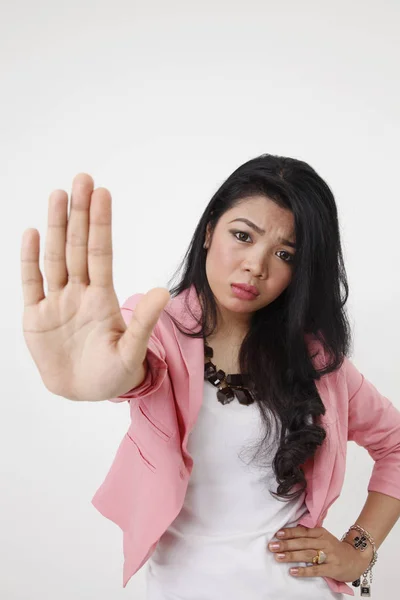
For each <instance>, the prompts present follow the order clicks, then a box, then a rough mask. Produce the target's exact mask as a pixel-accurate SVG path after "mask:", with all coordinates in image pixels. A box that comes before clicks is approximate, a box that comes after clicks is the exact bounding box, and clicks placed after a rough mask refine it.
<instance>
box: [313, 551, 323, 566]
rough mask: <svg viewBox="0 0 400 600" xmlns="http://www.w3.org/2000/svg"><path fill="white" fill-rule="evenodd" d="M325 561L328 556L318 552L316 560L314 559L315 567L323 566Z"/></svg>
mask: <svg viewBox="0 0 400 600" xmlns="http://www.w3.org/2000/svg"><path fill="white" fill-rule="evenodd" d="M325 561H326V554H325V552H324V551H323V550H318V554H317V555H316V556H314V558H313V559H312V562H313V564H314V565H316V564H318V565H321V564H322V563H324V562H325Z"/></svg>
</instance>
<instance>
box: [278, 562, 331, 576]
mask: <svg viewBox="0 0 400 600" xmlns="http://www.w3.org/2000/svg"><path fill="white" fill-rule="evenodd" d="M294 569H295V570H296V571H297V572H295V571H294ZM289 573H290V575H293V576H294V577H333V575H332V572H331V569H330V566H329V565H325V564H323V565H313V566H312V567H291V568H290V569H289Z"/></svg>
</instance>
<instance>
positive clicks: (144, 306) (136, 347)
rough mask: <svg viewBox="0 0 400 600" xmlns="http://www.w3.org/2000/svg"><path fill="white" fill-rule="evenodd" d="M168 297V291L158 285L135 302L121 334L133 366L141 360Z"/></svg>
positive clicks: (169, 297)
mask: <svg viewBox="0 0 400 600" xmlns="http://www.w3.org/2000/svg"><path fill="white" fill-rule="evenodd" d="M170 299H171V296H170V293H169V291H168V290H167V289H166V288H161V287H158V288H152V289H151V290H149V291H148V292H147V293H146V294H144V296H142V297H141V298H140V300H139V302H138V303H137V304H136V306H135V308H134V310H133V312H132V316H131V319H130V321H129V323H128V325H127V330H126V331H125V333H124V335H123V338H124V342H125V344H124V346H125V352H126V353H127V354H128V356H130V362H131V364H133V367H134V368H136V367H137V366H138V365H140V364H141V363H142V362H143V360H144V358H145V356H146V352H147V346H148V343H149V339H150V336H151V334H152V332H153V329H154V327H155V326H156V324H157V321H158V319H159V318H160V315H161V313H162V311H163V310H164V307H165V306H166V305H167V304H168V302H169V300H170Z"/></svg>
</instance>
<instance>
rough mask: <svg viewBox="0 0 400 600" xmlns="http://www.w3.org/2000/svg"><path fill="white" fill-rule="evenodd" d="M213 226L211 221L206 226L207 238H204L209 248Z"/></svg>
mask: <svg viewBox="0 0 400 600" xmlns="http://www.w3.org/2000/svg"><path fill="white" fill-rule="evenodd" d="M210 232H211V226H210V223H207V227H206V236H205V240H204V245H205V247H206V248H209V246H210V238H211V233H210Z"/></svg>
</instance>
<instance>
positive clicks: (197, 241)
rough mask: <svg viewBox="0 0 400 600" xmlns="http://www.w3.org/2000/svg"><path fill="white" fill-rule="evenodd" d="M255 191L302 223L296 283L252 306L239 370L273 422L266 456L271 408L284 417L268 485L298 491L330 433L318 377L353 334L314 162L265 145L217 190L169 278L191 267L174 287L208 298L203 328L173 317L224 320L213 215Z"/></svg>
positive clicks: (336, 242)
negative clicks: (314, 351)
mask: <svg viewBox="0 0 400 600" xmlns="http://www.w3.org/2000/svg"><path fill="white" fill-rule="evenodd" d="M255 195H257V196H259V195H264V196H265V197H267V198H269V199H270V200H272V201H273V202H275V203H276V204H277V205H278V206H280V207H281V208H284V209H289V210H290V211H291V212H292V214H293V216H294V223H295V236H296V247H297V249H296V255H295V261H294V266H293V271H292V278H291V281H290V284H289V285H288V287H287V288H286V289H285V290H284V291H283V292H282V293H281V294H280V296H279V297H278V298H276V299H275V300H274V301H273V302H271V303H270V304H268V305H267V306H265V307H263V308H261V309H259V310H257V311H255V312H254V313H253V314H252V315H251V319H250V325H249V330H248V332H247V334H246V336H245V338H244V339H243V341H242V344H241V347H240V351H239V357H238V360H239V365H240V372H241V373H247V374H249V376H250V380H251V381H252V384H253V386H254V389H255V390H256V402H257V404H258V406H259V409H260V413H261V415H262V420H263V422H264V424H265V428H266V434H265V437H264V439H263V440H262V442H261V444H260V445H259V446H258V450H257V454H258V455H261V457H263V456H265V457H268V445H267V443H266V442H267V441H268V438H269V435H270V431H271V430H270V418H271V416H272V417H273V418H274V420H275V424H276V425H277V426H278V427H279V425H281V427H280V440H279V446H278V449H277V452H276V454H275V457H274V459H273V463H272V466H273V470H274V474H275V476H276V480H277V483H278V487H277V491H276V493H274V492H271V491H270V492H271V493H272V494H273V495H274V496H275V497H276V498H281V499H285V500H290V499H294V498H298V497H299V496H300V495H301V494H302V492H303V491H304V490H305V488H306V479H305V476H304V472H303V470H302V465H303V464H304V463H305V461H306V460H307V459H309V458H311V457H313V455H314V454H315V452H316V450H317V447H318V446H319V445H321V444H322V442H323V441H324V439H325V437H326V431H325V429H324V428H323V427H322V426H321V425H320V424H319V423H318V417H319V416H320V415H321V414H325V407H324V404H323V402H322V400H321V397H320V395H319V393H318V390H317V388H316V385H315V382H314V380H315V379H317V380H318V379H320V378H321V377H322V376H323V375H327V374H328V373H331V372H332V371H334V370H336V369H337V368H339V367H340V366H341V365H342V362H343V360H344V357H345V356H346V355H347V354H348V353H349V350H350V346H351V342H352V340H351V328H350V324H349V320H348V317H347V315H346V312H345V310H344V305H345V304H346V302H347V299H348V293H349V290H348V283H347V276H346V270H345V266H344V261H343V254H342V248H341V240H340V231H339V223H338V214H337V207H336V204H335V199H334V196H333V193H332V191H331V190H330V188H329V187H328V185H327V183H326V182H325V181H324V180H323V179H322V178H321V177H320V176H319V175H318V174H317V173H316V171H315V170H314V169H313V168H312V167H311V166H310V165H308V164H307V163H306V162H303V161H301V160H297V159H294V158H289V157H284V156H275V155H271V154H262V155H261V156H258V157H256V158H253V159H251V160H249V161H248V162H246V163H244V164H243V165H241V166H240V167H238V168H237V169H236V170H235V171H234V172H233V173H232V174H231V175H230V176H229V177H228V179H226V181H225V182H224V183H223V184H222V185H221V187H220V188H219V189H218V191H217V192H216V193H215V194H214V196H213V197H212V198H211V200H210V202H209V204H208V206H207V207H206V209H205V211H204V213H203V215H202V217H201V219H200V221H199V223H198V225H197V227H196V230H195V232H194V234H193V237H192V240H191V242H190V245H189V248H188V249H187V251H186V254H185V255H184V258H183V260H182V262H181V264H180V266H179V267H178V269H177V270H176V271H175V273H174V275H173V276H172V278H171V279H170V280H169V282H168V284H170V283H172V281H173V280H174V278H175V277H176V275H177V273H178V272H179V271H181V270H182V269H183V273H182V275H181V277H180V280H179V282H178V283H177V285H175V286H173V287H171V288H168V290H169V292H170V295H171V297H174V296H176V295H178V294H180V293H181V292H182V291H184V290H186V289H188V288H189V287H190V286H192V285H194V287H195V289H196V292H197V294H198V297H199V300H200V302H201V305H202V307H203V310H202V315H201V318H200V319H197V322H198V324H199V327H200V329H199V330H198V331H196V332H194V331H190V332H189V331H185V330H183V329H182V327H181V326H180V324H179V323H178V322H176V320H175V319H174V322H175V324H176V325H177V327H178V328H179V330H180V331H181V332H182V333H184V334H185V335H189V336H190V337H208V336H209V335H211V334H212V332H213V331H214V329H215V327H216V325H217V306H216V302H215V298H214V295H213V293H212V290H211V288H210V286H209V283H208V279H207V276H206V267H205V265H206V249H204V248H203V244H204V240H205V235H206V227H207V224H208V223H209V224H210V228H211V236H212V232H213V231H214V229H215V226H216V224H217V222H218V220H219V218H220V217H221V215H222V214H224V213H225V212H226V211H227V210H229V209H231V208H232V207H234V206H235V205H236V204H238V203H239V202H240V201H241V200H243V199H244V198H245V197H246V198H248V197H251V196H255ZM341 287H342V288H343V292H344V294H343V297H342V295H341V293H342V289H341ZM306 334H310V335H311V336H312V337H314V338H315V339H316V340H318V341H319V342H321V343H322V348H323V352H324V356H325V357H326V356H328V357H329V359H328V360H327V361H325V362H324V365H323V366H322V368H319V369H316V368H315V366H314V365H313V363H312V360H311V359H312V358H313V357H312V356H310V353H309V351H308V347H307V343H306V340H305V335H306ZM217 367H218V365H217ZM264 453H265V454H264ZM294 487H296V488H297V489H296V490H295V491H292V492H290V491H291V490H292V488H294Z"/></svg>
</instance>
